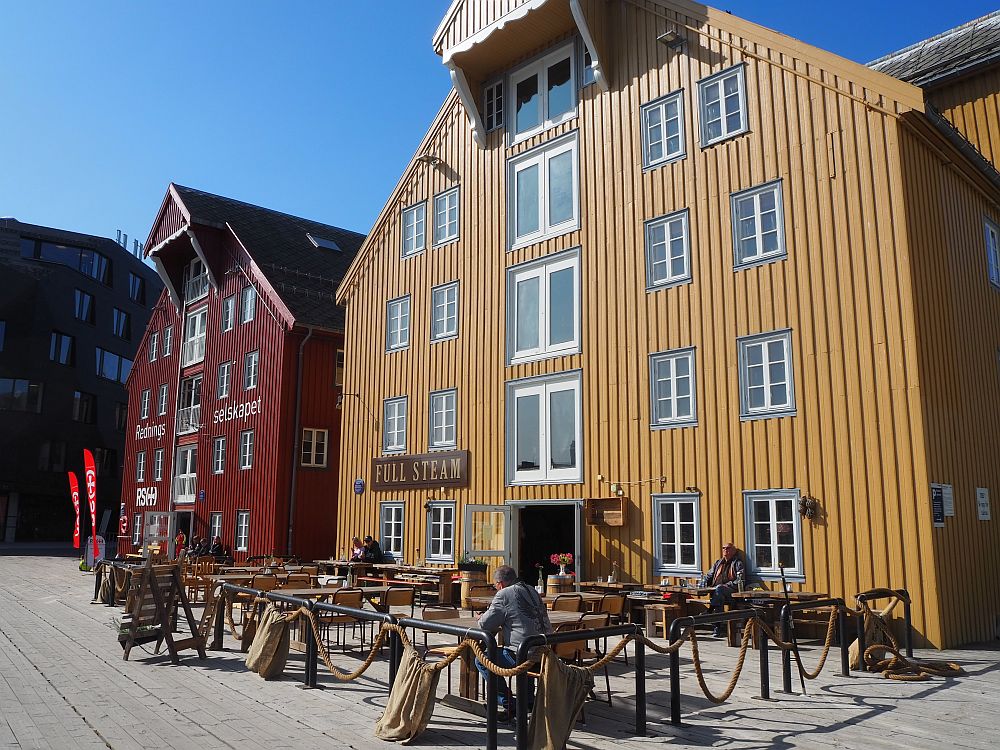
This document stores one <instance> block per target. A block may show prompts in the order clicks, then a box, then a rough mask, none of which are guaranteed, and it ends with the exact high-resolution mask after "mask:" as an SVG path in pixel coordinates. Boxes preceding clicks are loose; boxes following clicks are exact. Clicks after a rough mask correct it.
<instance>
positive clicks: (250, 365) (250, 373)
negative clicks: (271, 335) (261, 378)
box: [243, 351, 260, 391]
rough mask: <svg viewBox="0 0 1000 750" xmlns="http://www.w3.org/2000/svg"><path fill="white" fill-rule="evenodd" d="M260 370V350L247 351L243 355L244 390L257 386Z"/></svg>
mask: <svg viewBox="0 0 1000 750" xmlns="http://www.w3.org/2000/svg"><path fill="white" fill-rule="evenodd" d="M259 371H260V352H259V351H255V352H247V353H246V354H245V355H244V356H243V390H246V391H249V390H251V389H253V388H256V387H257V376H258V374H259Z"/></svg>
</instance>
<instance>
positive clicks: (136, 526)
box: [132, 513, 142, 546]
mask: <svg viewBox="0 0 1000 750" xmlns="http://www.w3.org/2000/svg"><path fill="white" fill-rule="evenodd" d="M141 543H142V513H136V514H135V515H133V516H132V544H133V545H135V546H139V544H141Z"/></svg>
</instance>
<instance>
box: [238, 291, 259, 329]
mask: <svg viewBox="0 0 1000 750" xmlns="http://www.w3.org/2000/svg"><path fill="white" fill-rule="evenodd" d="M256 313H257V290H256V289H254V288H253V287H252V286H245V287H243V291H242V292H240V323H249V322H250V321H251V320H253V318H254V315H255V314H256Z"/></svg>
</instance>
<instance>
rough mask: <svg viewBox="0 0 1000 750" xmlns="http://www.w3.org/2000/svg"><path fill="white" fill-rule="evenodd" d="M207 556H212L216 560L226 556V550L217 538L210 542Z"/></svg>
mask: <svg viewBox="0 0 1000 750" xmlns="http://www.w3.org/2000/svg"><path fill="white" fill-rule="evenodd" d="M208 554H210V555H214V556H215V557H216V558H219V557H225V556H226V548H225V547H224V546H223V545H222V539H221V538H220V537H218V536H216V537H215V539H213V540H212V546H211V547H209V548H208Z"/></svg>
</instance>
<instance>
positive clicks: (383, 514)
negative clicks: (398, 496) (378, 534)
mask: <svg viewBox="0 0 1000 750" xmlns="http://www.w3.org/2000/svg"><path fill="white" fill-rule="evenodd" d="M379 515H380V521H379V526H380V528H381V529H382V538H381V539H380V541H381V542H382V551H383V552H386V553H388V554H390V555H392V557H393V559H394V560H395V561H396V562H402V561H403V504H402V503H382V505H381V506H380V507H379Z"/></svg>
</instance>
